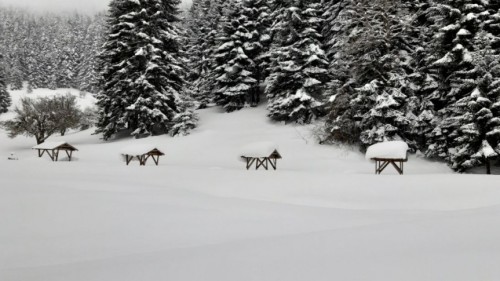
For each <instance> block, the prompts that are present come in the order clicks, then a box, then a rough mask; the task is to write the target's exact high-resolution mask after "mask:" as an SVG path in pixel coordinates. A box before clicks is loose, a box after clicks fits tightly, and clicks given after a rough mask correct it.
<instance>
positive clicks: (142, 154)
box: [122, 146, 165, 166]
mask: <svg viewBox="0 0 500 281" xmlns="http://www.w3.org/2000/svg"><path fill="white" fill-rule="evenodd" d="M122 155H123V156H124V157H125V162H126V163H127V166H128V164H130V162H132V160H138V161H139V165H140V166H146V162H147V161H148V159H149V158H151V159H153V161H154V162H155V164H156V166H158V164H159V163H160V156H164V155H165V153H163V152H161V151H160V150H159V149H157V148H151V147H140V146H134V147H129V148H127V149H125V150H124V152H123V153H122Z"/></svg>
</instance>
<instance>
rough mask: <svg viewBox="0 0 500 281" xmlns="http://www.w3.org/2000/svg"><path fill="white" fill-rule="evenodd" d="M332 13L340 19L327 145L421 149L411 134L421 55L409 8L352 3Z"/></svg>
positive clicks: (389, 1)
mask: <svg viewBox="0 0 500 281" xmlns="http://www.w3.org/2000/svg"><path fill="white" fill-rule="evenodd" d="M339 5H343V6H339ZM332 9H333V12H331V14H335V13H338V14H337V16H336V17H335V18H333V19H334V22H333V23H330V24H329V26H330V28H333V31H330V32H331V33H332V34H331V35H330V37H331V39H330V41H329V43H328V44H329V45H330V46H332V48H331V49H333V52H332V53H330V57H331V59H332V63H331V65H330V69H331V71H332V76H333V80H332V83H331V84H330V85H331V88H332V89H334V90H335V92H334V93H335V94H336V95H334V96H333V98H332V103H333V105H332V109H331V113H330V115H329V118H328V120H327V123H326V139H327V140H330V141H331V140H333V141H346V140H348V141H350V142H358V141H359V142H361V144H362V145H364V146H367V145H371V144H373V143H376V142H381V141H386V140H394V139H403V140H405V141H407V142H409V143H410V145H411V146H412V147H415V146H416V145H415V143H414V142H413V141H412V140H413V138H412V136H411V135H410V133H409V131H410V129H411V128H412V127H413V126H414V125H415V124H416V119H417V117H416V116H415V113H416V111H417V110H416V106H417V105H418V100H417V99H416V98H415V96H414V90H415V89H414V86H413V85H412V84H411V83H409V75H410V74H412V73H413V71H414V62H413V53H414V51H415V50H414V48H413V44H412V43H413V42H412V38H411V37H410V36H408V35H409V33H410V32H411V30H410V27H411V25H412V23H413V22H412V18H411V17H409V13H408V8H407V6H406V5H405V4H404V3H402V2H401V1H399V0H376V1H348V2H347V3H338V4H336V5H333V6H332ZM344 19H347V21H345V22H344ZM339 27H342V28H344V30H342V29H339ZM335 34H336V35H335Z"/></svg>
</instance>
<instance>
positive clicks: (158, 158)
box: [151, 155, 160, 166]
mask: <svg viewBox="0 0 500 281" xmlns="http://www.w3.org/2000/svg"><path fill="white" fill-rule="evenodd" d="M151 158H153V161H155V164H156V166H158V163H159V162H160V156H159V155H156V157H155V156H151Z"/></svg>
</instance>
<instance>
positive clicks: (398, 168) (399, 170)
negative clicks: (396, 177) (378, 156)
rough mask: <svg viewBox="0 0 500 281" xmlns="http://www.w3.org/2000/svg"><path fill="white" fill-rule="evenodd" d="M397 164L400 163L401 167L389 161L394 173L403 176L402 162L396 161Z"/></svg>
mask: <svg viewBox="0 0 500 281" xmlns="http://www.w3.org/2000/svg"><path fill="white" fill-rule="evenodd" d="M398 162H399V163H400V165H401V167H400V166H398V165H397V164H396V161H390V163H391V164H392V166H394V169H396V171H398V173H399V174H400V175H402V174H403V162H401V161H398Z"/></svg>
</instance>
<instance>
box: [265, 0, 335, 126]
mask: <svg viewBox="0 0 500 281" xmlns="http://www.w3.org/2000/svg"><path fill="white" fill-rule="evenodd" d="M275 5H276V6H275V8H274V9H275V11H274V13H273V15H275V16H276V18H275V23H274V25H273V32H274V43H273V47H272V51H271V52H272V56H271V61H272V69H271V73H270V75H269V77H268V79H267V82H268V85H267V87H266V95H267V98H268V106H267V108H268V110H269V113H268V116H269V117H270V118H272V119H273V120H277V121H286V122H298V123H309V122H311V121H312V120H314V119H316V118H318V117H321V116H323V115H324V114H325V109H324V100H325V97H324V90H325V86H326V83H327V82H328V80H329V75H328V61H327V59H326V55H325V51H324V50H323V45H322V36H321V34H320V29H321V26H322V24H323V20H322V18H321V15H322V14H323V11H322V8H323V7H322V5H321V3H320V2H319V1H305V0H303V1H294V3H293V4H291V5H287V3H281V2H280V3H278V2H277V3H275Z"/></svg>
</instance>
